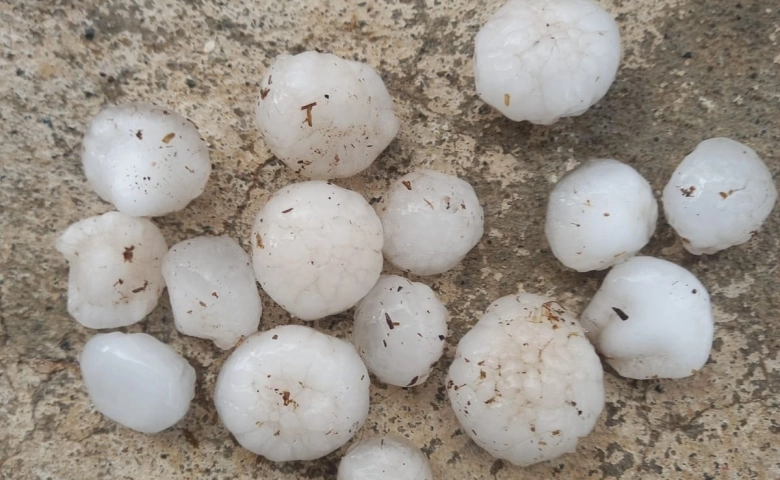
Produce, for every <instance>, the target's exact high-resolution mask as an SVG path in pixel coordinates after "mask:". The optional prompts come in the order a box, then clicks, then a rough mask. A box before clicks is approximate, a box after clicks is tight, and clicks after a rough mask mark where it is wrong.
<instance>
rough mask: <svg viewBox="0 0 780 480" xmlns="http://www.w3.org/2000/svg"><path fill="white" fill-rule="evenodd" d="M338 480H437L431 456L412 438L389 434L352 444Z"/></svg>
mask: <svg viewBox="0 0 780 480" xmlns="http://www.w3.org/2000/svg"><path fill="white" fill-rule="evenodd" d="M336 480H433V472H431V466H430V464H429V463H428V457H426V456H425V455H424V454H423V453H422V452H421V451H420V449H419V448H417V447H416V446H415V445H414V444H413V443H412V442H410V441H409V440H407V439H405V438H403V437H399V436H390V435H385V436H383V437H369V438H365V439H363V440H361V441H360V442H359V443H356V444H354V445H352V446H351V447H350V448H349V450H348V451H347V453H346V455H344V457H343V458H342V459H341V463H340V464H339V472H338V477H337V478H336Z"/></svg>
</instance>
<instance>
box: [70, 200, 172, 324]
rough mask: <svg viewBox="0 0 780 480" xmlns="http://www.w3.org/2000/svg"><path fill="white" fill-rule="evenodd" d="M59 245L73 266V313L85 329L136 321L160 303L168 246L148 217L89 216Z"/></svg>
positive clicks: (71, 305) (75, 224)
mask: <svg viewBox="0 0 780 480" xmlns="http://www.w3.org/2000/svg"><path fill="white" fill-rule="evenodd" d="M56 248H57V250H58V251H59V252H60V253H62V255H64V256H65V259H66V260H67V261H68V263H69V264H70V274H69V277H68V313H70V314H71V315H72V316H73V318H75V319H76V320H77V321H78V322H79V323H80V324H82V325H84V326H85V327H88V328H117V327H124V326H127V325H132V324H133V323H136V322H138V321H140V320H142V319H143V318H144V317H145V316H147V315H148V314H149V313H150V312H151V311H152V310H154V307H155V306H157V301H158V300H159V298H160V294H161V293H162V291H163V288H165V280H164V279H163V276H162V272H161V264H162V258H163V256H164V255H165V252H167V251H168V245H167V244H166V243H165V238H163V236H162V233H160V230H159V229H158V228H157V227H156V226H155V225H154V223H152V222H151V221H149V220H148V219H145V218H136V217H129V216H127V215H125V214H123V213H119V212H108V213H104V214H103V215H98V216H96V217H90V218H86V219H84V220H81V221H80V222H76V223H74V224H73V225H71V226H70V227H68V228H67V230H65V232H63V234H62V235H60V237H59V238H58V239H57V244H56Z"/></svg>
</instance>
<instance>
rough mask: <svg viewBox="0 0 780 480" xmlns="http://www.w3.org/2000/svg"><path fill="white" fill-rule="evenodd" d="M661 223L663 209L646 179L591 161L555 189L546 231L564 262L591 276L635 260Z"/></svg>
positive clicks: (624, 167) (613, 163) (607, 163)
mask: <svg viewBox="0 0 780 480" xmlns="http://www.w3.org/2000/svg"><path fill="white" fill-rule="evenodd" d="M656 220H658V204H657V203H656V201H655V197H653V189H652V188H651V187H650V184H649V183H647V180H645V179H644V178H643V177H642V176H641V175H640V174H639V173H638V172H637V171H636V170H634V169H633V168H631V167H629V166H628V165H626V164H624V163H621V162H618V161H617V160H590V161H588V162H585V163H583V164H582V165H580V166H579V167H577V168H576V169H575V170H573V171H571V172H569V173H567V174H566V175H565V176H564V177H563V178H561V180H560V181H559V182H558V183H557V184H556V185H555V188H554V189H553V191H552V193H550V200H549V203H548V204H547V221H546V224H545V228H544V232H545V234H546V236H547V241H548V242H549V243H550V247H551V248H552V252H553V255H555V257H556V258H557V259H558V260H560V261H561V263H563V264H564V265H566V266H567V267H569V268H573V269H574V270H577V271H579V272H587V271H590V270H603V269H605V268H609V267H611V266H612V265H614V264H616V263H618V262H621V261H623V260H625V259H626V258H628V257H632V256H633V255H635V254H636V253H637V252H638V251H639V250H641V249H642V247H644V246H645V245H647V242H648V241H649V240H650V237H651V236H652V235H653V232H654V231H655V223H656Z"/></svg>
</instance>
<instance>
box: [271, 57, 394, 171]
mask: <svg viewBox="0 0 780 480" xmlns="http://www.w3.org/2000/svg"><path fill="white" fill-rule="evenodd" d="M256 118H257V125H258V127H259V128H260V132H261V133H262V134H263V138H264V140H265V143H266V145H268V148H269V149H270V150H271V152H273V154H274V155H276V156H277V157H278V158H279V159H280V160H281V161H283V162H284V163H285V164H286V165H287V166H288V167H290V168H292V169H293V170H295V171H296V172H298V173H300V174H302V175H304V176H306V177H309V178H316V179H328V178H341V177H349V176H352V175H355V174H356V173H358V172H361V171H363V170H365V169H366V168H368V166H369V165H371V163H373V161H374V160H375V159H376V158H377V157H378V156H379V154H380V153H382V150H384V149H385V147H387V146H388V145H389V144H390V142H391V141H392V140H393V138H395V135H396V134H397V133H398V125H399V123H398V118H396V116H395V113H393V100H392V98H390V94H389V93H387V88H385V84H384V82H383V81H382V79H381V78H380V77H379V75H377V74H376V72H375V71H374V70H373V69H372V68H371V67H369V66H368V65H366V64H364V63H359V62H353V61H351V60H344V59H342V58H339V57H337V56H335V55H331V54H329V53H318V52H304V53H301V54H299V55H295V56H289V55H280V56H278V57H276V60H274V63H273V64H272V65H271V67H270V68H269V69H268V72H266V75H265V77H264V78H263V81H262V83H261V84H260V98H259V99H258V101H257V108H256Z"/></svg>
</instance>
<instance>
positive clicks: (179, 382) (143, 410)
mask: <svg viewBox="0 0 780 480" xmlns="http://www.w3.org/2000/svg"><path fill="white" fill-rule="evenodd" d="M79 365H80V366H81V374H82V376H83V377H84V385H85V386H86V387H87V393H89V398H90V400H92V403H93V404H95V408H96V409H97V411H99V412H100V413H102V414H103V415H105V416H107V417H108V418H110V419H111V420H113V421H115V422H117V423H120V424H122V425H124V426H126V427H127V428H131V429H133V430H136V431H138V432H141V433H157V432H161V431H163V430H165V429H166V428H169V427H172V426H173V425H175V424H176V423H178V421H179V420H181V419H182V418H183V417H184V415H185V414H186V413H187V410H189V408H190V401H191V400H192V398H193V397H194V396H195V369H193V368H192V366H191V365H190V364H189V363H188V362H187V360H185V359H184V358H183V357H182V356H181V355H179V354H178V353H176V351H175V350H173V349H172V348H171V347H169V346H168V345H166V344H164V343H162V342H161V341H159V340H157V339H156V338H154V337H152V336H150V335H147V334H145V333H130V334H126V333H121V332H111V333H99V334H97V335H95V336H94V337H92V338H90V339H89V341H88V342H87V344H86V345H85V346H84V351H83V352H81V356H80V357H79Z"/></svg>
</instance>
